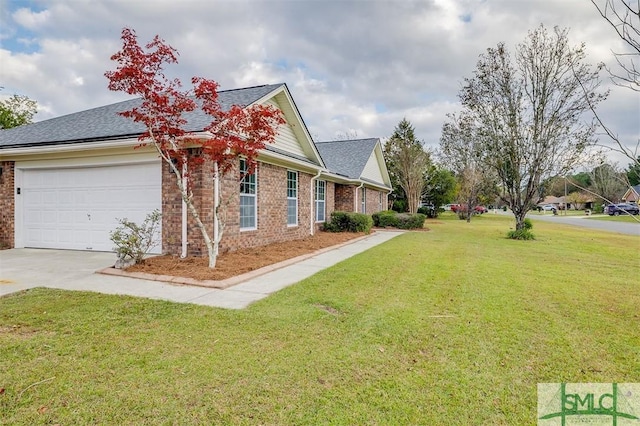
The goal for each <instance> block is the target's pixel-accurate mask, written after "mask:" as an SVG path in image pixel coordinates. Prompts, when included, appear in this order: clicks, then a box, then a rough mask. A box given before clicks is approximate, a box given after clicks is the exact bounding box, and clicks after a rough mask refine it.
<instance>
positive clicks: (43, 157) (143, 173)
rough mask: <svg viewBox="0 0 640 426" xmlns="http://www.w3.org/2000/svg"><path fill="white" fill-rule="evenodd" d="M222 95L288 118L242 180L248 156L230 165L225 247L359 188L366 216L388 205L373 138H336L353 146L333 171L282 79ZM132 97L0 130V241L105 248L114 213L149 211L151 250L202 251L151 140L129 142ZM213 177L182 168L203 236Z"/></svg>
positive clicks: (281, 234) (275, 235)
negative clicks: (156, 232)
mask: <svg viewBox="0 0 640 426" xmlns="http://www.w3.org/2000/svg"><path fill="white" fill-rule="evenodd" d="M219 100H220V103H221V105H222V107H223V108H224V109H227V108H229V107H230V106H231V105H234V104H237V105H241V106H243V107H247V106H250V105H253V104H269V105H273V106H275V107H277V108H279V109H280V110H281V111H282V113H283V115H284V117H285V120H286V124H284V125H282V126H281V127H280V128H279V130H278V136H277V137H276V141H275V143H273V144H271V145H269V146H267V147H266V149H264V150H262V151H261V152H260V154H259V156H258V166H257V169H256V173H255V174H254V175H251V176H249V177H247V178H245V181H243V183H242V184H240V183H239V182H238V177H239V176H240V171H239V170H240V169H241V168H243V167H244V166H245V165H244V162H243V161H242V160H239V164H238V170H235V171H234V172H232V173H231V174H229V175H227V176H226V177H225V178H224V179H222V182H221V192H222V199H223V200H227V204H226V221H225V222H226V227H225V230H224V235H223V239H222V242H221V250H222V251H226V250H235V249H238V248H243V247H254V246H260V245H265V244H270V243H274V242H283V241H291V240H295V239H300V238H304V237H306V236H309V235H312V234H313V233H314V232H316V230H318V228H319V226H320V224H321V223H322V222H324V221H325V220H326V219H327V218H328V217H329V215H330V214H331V212H332V211H334V210H336V209H340V210H347V211H356V210H360V207H358V206H357V205H356V203H355V201H354V202H353V203H352V204H351V203H349V202H345V201H344V198H345V196H343V194H344V193H348V192H349V191H351V192H352V193H353V194H354V195H353V197H357V196H360V197H365V203H364V205H365V207H364V210H365V211H366V212H367V213H373V212H375V211H378V210H384V209H386V208H387V194H388V193H389V192H390V190H391V184H390V181H389V177H388V173H387V170H386V167H385V164H384V161H383V159H382V157H381V155H382V151H381V149H380V144H379V141H377V140H376V139H370V140H366V141H370V142H366V143H365V142H361V141H344V145H341V146H342V147H344V148H347V149H348V150H349V149H352V150H354V151H349V152H347V154H344V155H345V156H348V157H349V158H352V159H353V161H354V164H353V165H348V164H347V165H346V166H345V167H346V168H345V169H342V166H343V164H342V163H340V162H336V163H333V162H334V161H335V160H336V159H335V158H334V157H332V154H331V152H326V153H325V152H323V154H322V155H321V154H320V152H319V149H318V147H317V146H316V144H314V142H313V140H312V139H311V136H310V135H309V132H308V130H307V128H306V126H305V124H304V121H303V120H302V117H301V116H300V113H299V111H298V109H297V107H296V105H295V103H294V101H293V99H292V97H291V94H290V92H289V90H288V88H287V86H286V85H285V84H275V85H264V86H256V87H249V88H243V89H236V90H227V91H221V92H219ZM137 103H139V100H137V99H134V100H129V101H125V102H120V103H116V104H112V105H107V106H103V107H98V108H94V109H91V110H87V111H82V112H78V113H74V114H69V115H66V116H62V117H57V118H53V119H50V120H45V121H41V122H37V123H34V124H30V125H25V126H20V127H16V128H13V129H7V130H2V131H0V245H5V246H9V247H34V248H61V249H75V250H96V251H111V250H112V248H113V244H112V242H111V240H110V239H109V232H110V231H112V230H113V229H115V227H116V226H117V218H124V217H126V218H128V219H129V220H132V221H136V222H141V221H142V220H143V219H144V217H145V216H146V215H147V214H148V213H149V212H151V211H153V210H154V209H158V210H160V211H161V212H162V244H161V248H160V247H158V249H157V252H160V251H161V252H163V253H170V254H174V255H178V254H185V253H186V254H189V255H204V254H206V248H205V247H204V244H203V241H202V236H201V234H200V231H199V230H198V229H197V227H196V226H195V224H194V223H193V220H192V218H191V215H190V214H188V213H187V212H186V210H185V209H184V207H183V205H182V201H181V198H180V193H179V191H178V189H177V186H176V183H175V177H174V175H172V174H171V173H170V171H169V167H168V165H167V164H164V163H162V162H161V161H160V159H159V157H158V154H157V153H156V152H155V150H154V149H153V147H149V146H147V147H145V148H138V149H134V148H133V147H134V146H136V145H138V140H137V138H138V136H139V135H140V134H141V133H142V132H143V131H144V129H143V127H142V126H141V125H140V124H138V123H134V122H132V121H131V120H129V119H125V118H123V117H121V116H119V115H118V114H117V113H118V112H120V111H124V110H128V109H131V107H132V106H135V105H136V104H137ZM186 118H187V120H188V123H189V124H188V129H187V130H189V131H192V132H199V131H201V130H202V129H203V128H204V126H205V125H206V124H208V121H207V116H206V115H205V114H203V113H202V112H201V111H194V112H192V113H189V114H187V115H186ZM318 146H322V144H320V145H318ZM192 155H198V153H197V150H194V151H193V152H192ZM365 157H366V159H367V160H366V161H365V162H364V164H361V162H362V159H363V158H365ZM329 164H335V167H336V169H332V168H331V167H330V165H329ZM376 168H377V170H376ZM212 177H213V167H212V165H211V164H205V165H204V166H203V167H201V168H200V169H198V170H195V171H193V174H192V176H191V178H192V181H193V185H194V191H193V192H194V203H195V205H196V206H197V208H198V209H199V210H200V212H201V215H202V216H201V217H202V219H203V222H204V223H205V225H206V226H207V227H208V228H209V233H210V235H212V234H213V201H214V200H213V178H212ZM354 200H355V198H354ZM374 200H377V203H375V204H374V203H373V201H374ZM184 213H187V214H184Z"/></svg>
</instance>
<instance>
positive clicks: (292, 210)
mask: <svg viewBox="0 0 640 426" xmlns="http://www.w3.org/2000/svg"><path fill="white" fill-rule="evenodd" d="M297 224H298V172H292V171H291V170H287V225H288V226H296V225H297Z"/></svg>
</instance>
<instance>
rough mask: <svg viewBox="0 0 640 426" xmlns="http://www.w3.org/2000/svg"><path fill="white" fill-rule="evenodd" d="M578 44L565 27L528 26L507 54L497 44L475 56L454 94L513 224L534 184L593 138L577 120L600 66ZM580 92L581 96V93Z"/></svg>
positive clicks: (562, 168)
mask: <svg viewBox="0 0 640 426" xmlns="http://www.w3.org/2000/svg"><path fill="white" fill-rule="evenodd" d="M584 58H585V52H584V44H582V45H579V46H577V47H571V46H569V42H568V38H567V30H561V29H558V28H556V29H555V31H554V32H553V33H549V32H548V31H547V30H546V28H544V26H542V25H541V26H540V27H538V28H537V29H536V30H534V31H532V32H529V35H528V37H527V39H526V40H525V42H524V43H522V44H520V45H518V47H517V48H516V51H515V55H514V58H512V57H511V55H510V54H509V52H508V51H507V49H506V48H505V46H504V44H502V43H500V44H498V46H497V47H496V48H489V49H488V50H487V52H486V53H485V54H483V55H481V56H480V59H479V61H478V64H477V69H476V71H475V73H474V76H473V78H468V79H465V84H464V87H463V89H462V91H461V93H460V100H461V102H462V105H463V107H464V109H465V111H466V112H467V113H468V114H471V115H472V116H473V119H474V122H475V123H476V125H477V126H478V130H479V131H478V134H479V136H480V137H481V138H482V144H483V159H484V164H485V165H486V166H487V167H488V168H490V169H492V170H493V171H494V172H495V173H496V174H497V176H498V177H499V179H500V182H501V186H502V188H503V190H504V194H503V195H502V199H503V201H505V202H506V203H507V205H508V206H509V207H510V208H511V210H512V211H513V214H514V217H515V220H516V230H521V229H524V227H525V225H524V219H525V216H526V214H527V211H528V210H530V209H531V208H532V206H533V204H535V202H536V201H537V199H538V197H539V195H540V191H539V189H540V188H539V187H540V183H541V181H542V180H543V179H545V178H547V177H549V176H553V175H555V174H560V175H564V174H566V173H567V172H568V171H569V170H570V169H571V168H572V167H573V166H574V165H575V164H576V163H578V162H579V161H580V159H581V157H582V155H583V153H585V151H586V150H587V149H588V148H589V147H590V146H592V145H593V144H594V143H595V142H594V140H593V134H594V125H593V123H585V122H583V121H582V119H581V117H582V114H583V113H584V112H585V111H587V110H589V108H590V106H595V105H597V104H598V103H599V102H600V101H602V100H603V99H605V98H606V94H599V93H598V92H597V88H598V86H599V84H600V79H599V77H598V72H599V69H595V70H593V69H592V68H591V67H590V66H589V65H587V64H585V63H584V62H583V61H584ZM584 91H586V92H587V96H586V97H585V96H584Z"/></svg>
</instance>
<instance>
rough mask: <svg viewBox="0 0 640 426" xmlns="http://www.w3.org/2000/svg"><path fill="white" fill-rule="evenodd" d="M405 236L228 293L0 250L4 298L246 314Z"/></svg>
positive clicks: (87, 262)
mask: <svg viewBox="0 0 640 426" xmlns="http://www.w3.org/2000/svg"><path fill="white" fill-rule="evenodd" d="M402 233H403V232H402V231H398V232H396V231H380V232H375V233H373V234H371V235H369V236H367V237H365V238H361V239H357V240H356V241H355V242H353V243H350V244H346V245H342V246H339V247H337V248H335V249H331V250H329V251H325V252H323V253H319V254H317V255H312V256H310V257H309V258H307V259H305V260H302V261H300V262H297V263H293V264H291V265H289V266H286V267H283V268H280V269H276V270H274V271H272V272H267V273H265V274H262V275H258V276H255V277H252V278H250V279H248V280H247V281H244V282H242V283H240V284H238V285H235V286H233V287H229V288H226V289H224V290H220V289H213V288H205V287H195V286H187V285H175V284H167V283H163V282H160V281H148V280H142V279H137V278H128V277H118V276H112V275H104V274H96V273H94V272H95V271H97V270H99V269H103V268H106V267H109V266H112V265H113V264H114V263H115V259H116V258H115V254H113V253H104V252H87V251H74V250H47V249H12V250H0V297H1V296H4V295H7V294H11V293H15V292H17V291H20V290H26V289H29V288H33V287H49V288H57V289H62V290H82V291H93V292H98V293H105V294H119V295H129V296H137V297H147V298H150V299H160V300H169V301H173V302H179V303H194V304H198V305H206V306H214V307H218V308H227V309H242V308H245V307H247V306H248V305H249V304H251V303H252V302H255V301H257V300H260V299H263V298H265V297H267V296H268V295H270V294H271V293H273V292H275V291H278V290H280V289H282V288H285V287H287V286H290V285H292V284H295V283H297V282H299V281H301V280H303V279H305V278H307V277H310V276H311V275H314V274H316V273H317V272H319V271H321V270H323V269H325V268H327V267H330V266H333V265H335V264H336V263H339V262H341V261H343V260H345V259H347V258H349V257H351V256H354V255H356V254H359V253H362V252H364V251H366V250H368V249H370V248H371V247H374V246H376V245H378V244H382V243H384V242H386V241H388V240H390V239H392V238H394V237H396V236H398V235H400V234H402Z"/></svg>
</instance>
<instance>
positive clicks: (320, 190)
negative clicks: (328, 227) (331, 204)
mask: <svg viewBox="0 0 640 426" xmlns="http://www.w3.org/2000/svg"><path fill="white" fill-rule="evenodd" d="M326 189H327V182H325V181H323V180H317V181H316V189H315V200H316V202H315V204H316V222H324V221H325V219H326V215H325V213H326V211H325V208H326V203H325V200H326V196H327V194H326Z"/></svg>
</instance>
